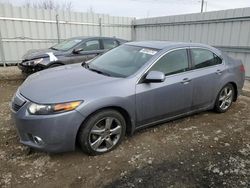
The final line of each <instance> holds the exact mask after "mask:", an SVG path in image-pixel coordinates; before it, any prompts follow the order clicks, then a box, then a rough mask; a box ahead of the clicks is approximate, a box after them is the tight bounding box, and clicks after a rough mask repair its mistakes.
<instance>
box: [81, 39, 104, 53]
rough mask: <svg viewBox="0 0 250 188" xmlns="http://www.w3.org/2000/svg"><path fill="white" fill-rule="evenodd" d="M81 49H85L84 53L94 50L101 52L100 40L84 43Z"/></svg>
mask: <svg viewBox="0 0 250 188" xmlns="http://www.w3.org/2000/svg"><path fill="white" fill-rule="evenodd" d="M80 48H83V51H93V50H100V44H99V40H90V41H87V42H84V43H83V44H82V45H81V46H80Z"/></svg>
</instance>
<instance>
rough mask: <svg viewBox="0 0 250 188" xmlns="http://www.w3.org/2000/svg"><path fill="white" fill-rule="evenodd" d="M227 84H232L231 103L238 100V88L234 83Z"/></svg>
mask: <svg viewBox="0 0 250 188" xmlns="http://www.w3.org/2000/svg"><path fill="white" fill-rule="evenodd" d="M228 84H232V86H233V88H234V92H235V94H234V98H233V101H236V100H237V98H238V87H237V84H236V83H235V82H229V83H228Z"/></svg>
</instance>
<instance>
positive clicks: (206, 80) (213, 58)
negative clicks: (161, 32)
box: [190, 48, 225, 109]
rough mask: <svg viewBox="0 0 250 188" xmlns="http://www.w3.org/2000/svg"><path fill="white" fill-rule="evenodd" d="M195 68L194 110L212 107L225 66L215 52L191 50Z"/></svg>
mask: <svg viewBox="0 0 250 188" xmlns="http://www.w3.org/2000/svg"><path fill="white" fill-rule="evenodd" d="M190 54H191V57H192V66H193V68H192V69H193V101H192V109H199V108H206V107H208V106H209V105H212V102H213V101H214V98H215V96H216V95H217V94H216V92H217V87H218V83H219V80H220V78H221V77H222V76H223V74H224V71H225V66H224V64H223V61H222V59H221V58H220V57H218V56H217V55H216V54H215V53H214V52H212V51H210V50H208V49H203V48H190Z"/></svg>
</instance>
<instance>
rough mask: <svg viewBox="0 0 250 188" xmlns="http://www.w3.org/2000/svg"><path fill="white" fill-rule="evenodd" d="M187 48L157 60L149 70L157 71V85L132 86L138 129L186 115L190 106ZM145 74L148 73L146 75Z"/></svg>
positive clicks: (190, 86) (139, 84)
mask: <svg viewBox="0 0 250 188" xmlns="http://www.w3.org/2000/svg"><path fill="white" fill-rule="evenodd" d="M189 69H190V61H189V58H188V51H187V49H177V50H174V51H171V52H168V53H167V54H165V55H164V56H163V57H161V58H160V59H159V60H158V61H157V62H156V63H155V64H154V65H153V66H152V67H151V69H150V70H149V71H152V70H154V71H161V72H163V73H164V74H165V76H166V79H165V81H163V82H160V83H145V82H143V81H142V82H140V83H138V84H137V85H136V114H137V122H138V126H142V125H147V124H150V123H153V122H157V121H159V120H164V119H167V118H170V117H173V116H177V115H180V114H183V113H186V112H188V111H189V110H190V109H191V104H192V91H193V83H192V73H191V72H190V71H189ZM149 71H148V72H149Z"/></svg>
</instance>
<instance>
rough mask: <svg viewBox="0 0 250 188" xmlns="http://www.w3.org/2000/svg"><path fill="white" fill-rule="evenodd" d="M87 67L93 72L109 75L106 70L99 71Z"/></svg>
mask: <svg viewBox="0 0 250 188" xmlns="http://www.w3.org/2000/svg"><path fill="white" fill-rule="evenodd" d="M88 69H89V70H91V71H93V72H96V73H98V74H102V75H105V76H111V75H110V74H109V73H106V72H103V71H100V70H97V69H93V68H88Z"/></svg>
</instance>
